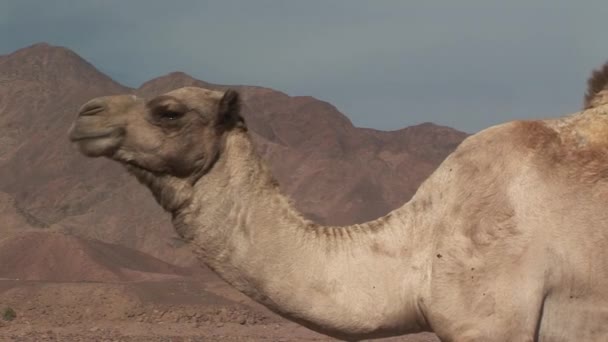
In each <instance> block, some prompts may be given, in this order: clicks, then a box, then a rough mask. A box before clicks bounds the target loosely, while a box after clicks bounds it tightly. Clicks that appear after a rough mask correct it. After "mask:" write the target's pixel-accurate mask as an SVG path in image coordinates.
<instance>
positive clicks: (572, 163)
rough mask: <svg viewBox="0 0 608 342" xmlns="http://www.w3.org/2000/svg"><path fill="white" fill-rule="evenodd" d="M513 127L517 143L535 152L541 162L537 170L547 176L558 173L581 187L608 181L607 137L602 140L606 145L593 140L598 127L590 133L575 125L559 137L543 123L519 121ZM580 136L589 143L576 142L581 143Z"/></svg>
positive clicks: (563, 131)
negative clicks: (586, 184) (540, 170)
mask: <svg viewBox="0 0 608 342" xmlns="http://www.w3.org/2000/svg"><path fill="white" fill-rule="evenodd" d="M581 121H582V120H581ZM596 123H597V125H601V123H600V122H596ZM515 124H516V126H515V129H516V133H517V134H515V136H516V137H517V139H518V141H519V142H521V143H522V144H523V146H525V147H526V148H529V149H531V150H534V153H535V154H536V155H537V156H538V157H539V158H538V159H537V161H540V160H544V163H542V164H538V166H539V167H544V168H545V171H544V172H547V174H554V173H556V172H557V173H559V174H562V175H565V176H566V177H568V178H569V179H576V180H577V181H579V182H584V183H590V182H597V181H599V180H608V137H607V138H606V139H605V141H606V142H607V143H604V141H603V140H604V139H599V138H598V137H596V135H597V134H599V132H598V131H601V128H600V127H595V129H594V130H589V129H587V128H586V127H585V125H584V124H583V123H581V122H578V121H577V122H573V123H572V124H570V126H566V127H563V128H562V129H561V132H559V133H558V132H557V131H555V130H554V129H552V128H550V127H548V126H547V125H546V124H545V123H543V122H542V121H518V122H516V123H515ZM582 133H584V134H585V135H584V138H586V140H588V143H585V144H581V143H579V142H578V140H580V139H581V137H579V136H578V135H580V134H582ZM606 134H607V135H608V132H606Z"/></svg>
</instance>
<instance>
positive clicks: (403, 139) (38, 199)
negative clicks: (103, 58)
mask: <svg viewBox="0 0 608 342" xmlns="http://www.w3.org/2000/svg"><path fill="white" fill-rule="evenodd" d="M186 85H199V86H204V87H211V88H225V87H226V86H222V85H214V84H209V83H206V82H203V81H200V80H196V79H194V78H192V77H190V76H188V75H186V74H184V73H179V72H177V73H171V74H168V75H165V76H162V77H159V78H156V79H153V80H151V81H148V82H146V83H144V84H142V85H141V87H139V88H137V89H131V88H128V87H125V86H123V85H121V84H119V83H117V82H115V81H113V80H111V79H110V78H109V77H107V76H106V75H104V74H103V73H101V72H100V71H99V70H97V69H96V68H95V67H94V66H92V65H91V64H89V63H88V62H87V61H85V60H83V59H82V58H81V57H79V56H78V55H76V54H75V53H74V52H72V51H70V50H68V49H66V48H62V47H55V46H50V45H47V44H36V45H33V46H30V47H27V48H24V49H21V50H18V51H16V52H14V53H12V54H9V55H4V56H0V216H1V217H2V219H3V222H4V225H3V226H0V234H5V235H6V234H8V232H9V231H10V232H15V231H22V230H28V229H29V230H45V231H60V232H63V233H66V234H68V235H73V236H78V237H82V238H85V239H96V240H101V241H103V242H105V243H109V244H114V245H120V246H124V247H127V248H131V249H136V250H139V251H142V252H145V253H148V254H150V255H152V256H154V257H156V258H159V259H161V260H164V261H166V262H169V263H174V264H178V265H182V266H187V265H191V264H193V262H194V257H193V255H192V253H191V252H190V250H189V249H188V247H187V246H183V245H182V243H181V242H180V241H179V239H177V238H176V235H175V234H174V232H173V229H172V228H171V226H170V223H169V220H168V217H167V215H165V214H164V213H163V212H162V210H161V209H160V208H159V207H158V206H157V205H156V203H154V200H153V199H152V196H151V195H150V194H149V193H148V191H147V190H146V189H144V188H143V187H141V186H140V185H139V184H137V182H136V181H135V180H134V179H132V178H131V177H130V176H129V175H127V174H126V172H124V171H123V170H122V169H121V167H120V166H119V165H116V164H115V163H111V162H108V161H106V160H90V159H85V158H84V157H82V156H81V155H80V154H79V153H77V152H76V151H75V150H74V148H73V147H72V146H70V144H69V143H68V140H67V135H66V133H67V131H68V129H69V126H70V125H71V122H72V120H73V118H74V116H75V113H76V110H77V108H78V107H79V106H80V105H81V104H82V103H84V102H85V101H87V100H88V99H90V98H92V97H95V96H100V95H109V94H117V93H135V94H138V95H140V96H145V97H150V96H154V95H156V94H160V93H163V92H165V91H168V90H171V89H175V88H178V87H182V86H186ZM234 88H238V89H239V91H240V93H241V95H242V98H243V100H244V106H243V110H244V113H243V115H244V117H245V119H246V121H247V124H248V126H249V127H250V131H251V132H252V135H253V137H254V140H255V142H256V145H257V147H258V150H259V152H260V154H261V155H262V156H263V158H264V159H265V160H266V161H267V162H268V163H269V164H270V167H271V169H272V171H273V173H274V174H275V176H276V177H277V179H278V181H279V183H280V184H281V187H282V189H283V190H284V191H285V192H286V193H287V194H288V195H290V196H291V197H292V198H293V199H294V200H295V203H296V206H297V207H298V208H299V209H300V210H301V211H302V212H303V213H304V214H305V215H307V216H308V217H310V218H312V219H313V220H315V221H318V222H321V223H330V224H350V223H355V222H361V221H365V220H368V219H372V218H375V217H378V216H381V215H383V214H385V213H387V212H388V211H390V210H392V209H394V208H396V207H398V206H400V205H402V204H403V203H405V202H406V201H407V200H408V199H409V198H410V197H411V196H412V195H413V194H414V192H415V190H416V188H417V187H418V185H419V184H420V183H421V182H422V181H423V180H424V179H425V178H426V177H427V176H428V175H429V174H430V173H431V172H432V171H433V170H434V169H435V168H436V167H437V166H438V165H439V163H440V162H441V161H442V160H443V159H444V158H445V157H446V156H447V155H448V154H449V153H450V152H451V151H452V150H453V149H454V148H455V147H456V146H457V145H458V144H459V143H460V142H461V141H462V140H463V139H464V138H465V137H466V134H465V133H463V132H459V131H456V130H454V129H451V128H448V127H442V126H437V125H434V124H431V123H426V124H422V125H418V126H413V127H407V128H404V129H400V130H396V131H390V132H384V131H378V130H372V129H364V128H358V127H355V126H353V124H352V123H351V122H350V120H349V119H348V118H347V117H346V116H344V115H343V114H341V113H340V112H339V111H338V110H337V109H336V108H335V107H334V106H332V105H331V104H329V103H326V102H323V101H319V100H317V99H315V98H312V97H308V96H289V95H287V94H284V93H281V92H279V91H276V90H272V89H268V88H262V87H250V86H234ZM403 115H408V114H407V109H404V113H403ZM410 115H411V114H410ZM5 217H6V219H4V218H5ZM0 239H1V238H0ZM78 241H80V240H78ZM0 277H1V275H0Z"/></svg>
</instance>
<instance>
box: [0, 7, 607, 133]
mask: <svg viewBox="0 0 608 342" xmlns="http://www.w3.org/2000/svg"><path fill="white" fill-rule="evenodd" d="M606 18H608V1H605V0H604V1H585V0H583V1H576V2H574V1H564V0H552V1H551V0H542V1H540V0H528V1H526V0H511V1H481V0H475V1H469V0H461V1H448V0H444V1H435V0H427V1H406V0H403V1H398V0H373V1H372V0H369V1H362V0H306V1H297V0H282V1H281V0H274V1H270V0H240V1H237V0H217V1H186V0H184V1H179V0H175V1H166V0H163V1H156V0H148V1H143V0H140V1H138V0H132V1H115V0H104V1H84V0H83V1H65V0H56V1H42V0H40V1H31V0H19V1H8V0H1V1H0V54H7V53H10V52H12V51H14V50H16V49H18V48H21V47H25V46H27V45H31V44H33V43H36V42H48V43H51V44H54V45H62V46H66V47H68V48H70V49H72V50H74V51H75V52H76V53H78V54H80V55H81V56H83V57H84V58H85V59H87V60H89V61H90V62H92V63H93V64H94V65H96V66H97V67H98V68H99V69H100V70H102V71H103V72H105V73H107V74H108V75H110V76H111V77H112V78H114V79H115V80H117V81H118V82H121V83H123V84H125V85H128V86H133V87H136V86H138V85H139V84H141V83H142V82H144V81H146V80H148V79H151V78H153V77H157V76H160V75H162V74H166V73H168V72H171V71H176V70H179V71H184V72H187V73H189V74H191V75H192V76H194V77H196V78H199V79H202V80H205V81H208V82H214V83H221V84H247V85H260V86H266V87H271V88H274V89H277V90H281V91H284V92H286V93H288V94H290V95H312V96H315V97H317V98H319V99H322V100H325V101H328V102H331V103H332V104H334V105H335V106H336V107H338V109H339V110H340V111H342V112H343V113H344V114H346V115H347V116H348V117H349V118H350V119H351V120H352V121H353V123H354V124H355V125H357V126H362V127H372V128H377V129H384V130H394V129H399V128H402V127H404V126H408V125H413V124H417V123H421V122H426V121H431V122H435V123H438V124H442V125H448V126H452V127H455V128H458V129H461V130H464V131H467V132H475V131H478V130H480V129H483V128H484V127H487V126H490V125H493V124H496V123H500V122H503V121H508V120H512V119H517V118H541V117H549V116H558V115H563V114H567V113H570V112H574V111H576V110H578V108H580V106H581V103H582V97H583V93H584V91H585V82H586V79H587V77H588V76H589V73H590V72H591V70H592V69H593V68H597V67H599V66H600V65H601V64H603V63H604V62H605V61H606V60H608V29H607V25H606Z"/></svg>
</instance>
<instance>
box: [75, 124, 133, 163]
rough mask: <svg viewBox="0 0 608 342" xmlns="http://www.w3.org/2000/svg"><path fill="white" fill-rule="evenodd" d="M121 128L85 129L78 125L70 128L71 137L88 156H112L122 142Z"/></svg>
mask: <svg viewBox="0 0 608 342" xmlns="http://www.w3.org/2000/svg"><path fill="white" fill-rule="evenodd" d="M122 136H123V134H122V133H121V130H120V129H115V128H114V129H105V130H101V131H98V130H84V129H82V128H79V127H78V125H73V126H72V128H70V132H69V139H70V141H71V142H73V143H74V144H75V145H76V146H78V149H79V150H80V152H81V153H82V154H84V155H85V156H87V157H101V156H111V155H112V154H114V152H115V151H116V150H117V149H118V147H120V144H121V142H122Z"/></svg>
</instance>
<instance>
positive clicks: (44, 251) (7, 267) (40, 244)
mask: <svg viewBox="0 0 608 342" xmlns="http://www.w3.org/2000/svg"><path fill="white" fill-rule="evenodd" d="M0 260H2V262H0V279H1V278H4V279H20V280H44V281H62V282H66V281H67V282H69V281H95V282H116V281H141V280H167V279H175V278H179V277H180V276H184V275H187V273H188V272H187V271H186V270H185V269H182V268H179V267H176V266H173V265H170V264H168V263H166V262H164V261H161V260H159V259H156V258H153V257H151V256H149V255H147V254H145V253H142V252H139V251H136V250H133V249H130V248H127V247H124V246H119V245H113V244H109V243H105V242H101V241H96V240H86V239H83V238H79V237H76V236H73V235H66V234H62V233H57V232H42V231H28V232H24V233H19V234H14V235H11V236H10V237H8V238H5V239H2V240H0Z"/></svg>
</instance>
